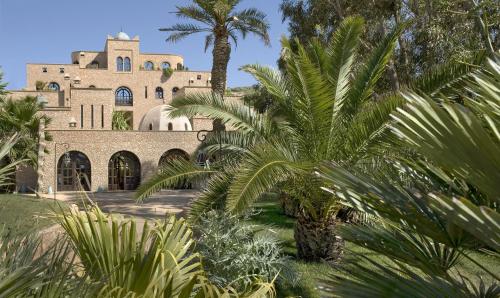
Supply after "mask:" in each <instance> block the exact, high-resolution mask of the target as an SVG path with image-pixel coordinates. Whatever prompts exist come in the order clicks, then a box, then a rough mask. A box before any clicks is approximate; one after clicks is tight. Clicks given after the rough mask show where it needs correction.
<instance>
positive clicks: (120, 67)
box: [116, 57, 123, 71]
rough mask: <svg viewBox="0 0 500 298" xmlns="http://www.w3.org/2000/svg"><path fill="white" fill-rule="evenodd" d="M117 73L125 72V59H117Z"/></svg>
mask: <svg viewBox="0 0 500 298" xmlns="http://www.w3.org/2000/svg"><path fill="white" fill-rule="evenodd" d="M116 71H123V58H122V57H118V58H116Z"/></svg>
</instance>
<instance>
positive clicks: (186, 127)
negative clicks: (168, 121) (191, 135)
mask: <svg viewBox="0 0 500 298" xmlns="http://www.w3.org/2000/svg"><path fill="white" fill-rule="evenodd" d="M184 130H185V131H188V130H189V129H188V125H187V123H184Z"/></svg>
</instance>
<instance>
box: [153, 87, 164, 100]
mask: <svg viewBox="0 0 500 298" xmlns="http://www.w3.org/2000/svg"><path fill="white" fill-rule="evenodd" d="M155 97H156V99H163V88H162V87H156V90H155Z"/></svg>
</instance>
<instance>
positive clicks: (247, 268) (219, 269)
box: [193, 211, 298, 291]
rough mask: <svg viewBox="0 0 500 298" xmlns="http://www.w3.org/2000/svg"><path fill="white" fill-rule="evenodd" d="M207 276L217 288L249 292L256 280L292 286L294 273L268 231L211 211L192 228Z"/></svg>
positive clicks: (295, 279)
mask: <svg viewBox="0 0 500 298" xmlns="http://www.w3.org/2000/svg"><path fill="white" fill-rule="evenodd" d="M193 230H194V232H195V234H196V235H197V237H198V251H199V253H200V254H201V255H202V263H203V267H204V269H205V272H206V273H207V277H208V279H209V280H210V282H212V283H213V284H215V285H217V286H219V287H226V286H231V287H233V288H235V289H236V290H237V291H244V290H246V289H248V288H249V287H250V286H251V285H252V283H253V281H255V278H258V279H261V280H263V281H265V282H271V281H273V280H274V279H275V278H276V280H277V282H278V283H280V284H286V285H294V284H295V283H296V281H297V280H298V277H297V274H296V273H295V271H294V270H293V269H292V267H291V265H290V264H289V259H288V258H287V257H285V256H284V255H283V254H282V250H281V247H280V243H279V241H278V240H277V239H276V238H275V237H273V236H272V235H271V233H269V232H268V231H264V230H262V229H260V230H259V229H257V226H254V225H250V224H247V223H244V222H243V221H242V220H241V219H240V218H238V217H236V216H234V215H229V214H227V213H222V212H217V211H210V212H208V213H206V214H204V215H202V217H201V218H200V220H199V222H198V223H197V224H196V225H195V227H194V228H193Z"/></svg>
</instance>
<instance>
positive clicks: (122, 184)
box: [108, 151, 141, 190]
mask: <svg viewBox="0 0 500 298" xmlns="http://www.w3.org/2000/svg"><path fill="white" fill-rule="evenodd" d="M140 167H141V165H140V163H139V159H138V158H137V157H136V156H135V155H134V154H133V153H131V152H128V151H120V152H118V153H115V154H114V155H113V156H112V157H111V159H110V160H109V164H108V189H109V190H135V189H137V187H138V186H139V183H140V177H141V168H140Z"/></svg>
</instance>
